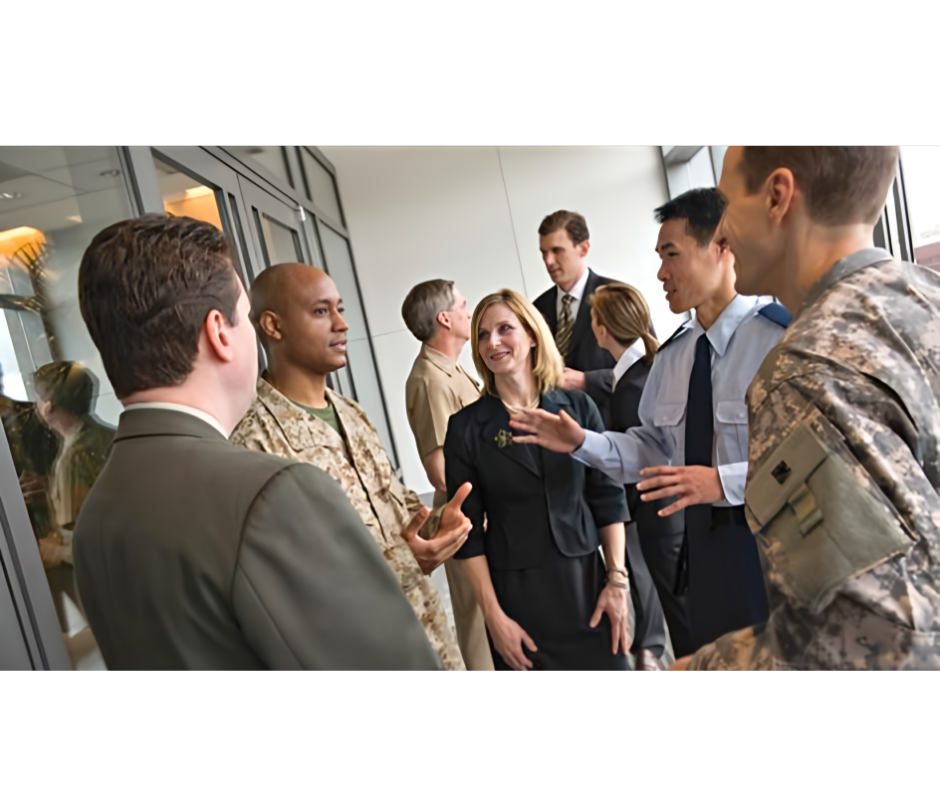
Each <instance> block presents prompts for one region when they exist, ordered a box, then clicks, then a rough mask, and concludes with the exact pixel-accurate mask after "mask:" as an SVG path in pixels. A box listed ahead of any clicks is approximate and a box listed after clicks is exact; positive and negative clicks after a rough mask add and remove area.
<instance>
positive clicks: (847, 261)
mask: <svg viewBox="0 0 940 788" xmlns="http://www.w3.org/2000/svg"><path fill="white" fill-rule="evenodd" d="M890 259H892V258H891V255H890V254H889V253H888V252H886V251H885V250H884V249H860V250H859V251H857V252H853V253H852V254H850V255H848V256H846V257H843V258H842V259H841V260H838V261H837V262H836V263H835V264H834V265H833V266H832V268H830V269H829V270H828V271H827V272H826V273H825V274H824V275H823V277H822V278H821V279H820V280H819V281H818V282H816V284H815V285H813V287H812V289H811V290H810V291H809V294H808V295H807V296H806V298H805V299H804V300H803V303H802V304H801V305H800V308H799V309H798V310H797V312H796V314H795V315H794V316H793V317H794V318H796V317H797V316H798V315H799V314H800V313H801V312H803V310H804V309H806V307H808V306H809V305H810V304H812V303H813V302H814V301H817V300H819V297H820V296H821V295H822V294H823V293H825V292H826V291H827V290H828V289H829V288H830V287H832V286H833V285H834V284H835V283H836V282H838V281H839V280H841V279H845V277H847V276H851V275H852V274H854V273H855V272H856V271H861V270H862V269H863V268H867V267H868V266H870V265H877V264H878V263H884V262H887V261H888V260H890Z"/></svg>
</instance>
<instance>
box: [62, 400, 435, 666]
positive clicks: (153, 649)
mask: <svg viewBox="0 0 940 788" xmlns="http://www.w3.org/2000/svg"><path fill="white" fill-rule="evenodd" d="M73 550H74V556H75V573H76V579H77V582H78V591H79V595H80V596H81V599H82V602H83V603H84V608H85V611H86V613H87V617H88V621H89V624H90V625H91V629H92V632H94V635H95V637H96V639H97V641H98V645H99V647H100V649H101V653H102V656H103V657H104V660H105V663H106V664H107V666H108V667H109V668H111V669H137V670H140V669H157V670H167V669H181V668H190V669H200V670H214V669H222V668H233V669H242V670H244V669H252V668H282V669H298V668H319V669H327V670H344V669H370V670H373V669H374V670H380V669H409V668H413V669H436V668H438V667H439V663H438V660H437V656H436V655H435V654H434V651H433V650H432V649H431V645H430V643H429V642H428V639H427V637H426V636H425V634H424V630H423V629H422V628H421V624H420V623H419V622H418V619H417V618H416V617H415V615H414V611H413V610H412V608H411V605H410V604H409V603H408V601H407V600H406V599H405V597H404V595H403V594H402V591H401V588H400V587H399V585H398V583H397V581H396V580H395V577H394V575H393V574H392V572H391V570H390V569H389V568H388V566H387V565H386V563H385V561H384V560H383V558H382V555H381V553H380V552H379V549H378V547H377V546H376V544H375V541H374V540H373V539H372V537H371V536H370V535H369V533H368V532H367V531H366V527H365V525H364V524H363V523H362V520H361V519H360V518H359V516H358V515H357V514H356V512H355V510H354V509H353V508H352V506H351V505H350V503H349V502H348V501H347V499H346V496H345V495H344V494H343V491H342V489H341V488H340V486H339V485H338V484H337V483H336V482H335V481H333V479H331V478H330V477H329V476H328V475H327V474H325V473H323V472H322V471H321V470H319V469H317V468H315V467H314V466H312V465H308V464H307V463H298V462H293V461H291V460H286V459H282V458H280V457H276V456H273V455H267V454H260V453H258V452H253V451H249V450H247V449H242V448H239V447H237V446H233V445H232V444H230V443H229V442H228V441H227V440H226V439H225V438H224V437H223V436H222V435H221V434H220V433H219V432H218V431H217V430H216V429H214V428H213V427H212V426H211V425H209V424H207V423H205V422H204V421H202V420H201V419H199V418H196V417H195V416H191V415H189V414H186V413H179V412H174V411H166V410H156V409H145V410H134V411H128V412H125V413H123V414H121V421H120V425H119V427H118V431H117V435H116V437H115V440H114V446H113V448H112V450H111V456H110V458H109V459H108V462H107V464H106V465H105V468H104V470H103V471H102V473H101V476H99V477H98V480H97V482H96V483H95V485H94V487H93V488H92V490H91V493H90V494H89V496H88V498H87V499H86V500H85V504H84V506H83V507H82V510H81V512H80V514H79V517H78V522H77V524H76V527H75V536H74V542H73Z"/></svg>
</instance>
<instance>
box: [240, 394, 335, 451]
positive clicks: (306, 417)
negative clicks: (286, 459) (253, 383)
mask: <svg viewBox="0 0 940 788" xmlns="http://www.w3.org/2000/svg"><path fill="white" fill-rule="evenodd" d="M257 395H258V402H259V403H260V404H261V406H262V407H264V408H266V409H267V411H268V413H270V414H271V418H273V419H274V420H275V421H276V422H277V425H278V427H279V428H280V430H281V432H282V433H283V434H284V438H285V439H286V440H287V442H288V443H289V444H290V446H291V448H292V449H293V450H294V451H297V452H302V451H305V450H306V449H309V448H310V447H311V446H315V445H320V444H323V443H327V444H330V445H332V446H333V447H334V448H336V449H339V450H342V449H343V447H344V445H345V444H344V442H343V439H342V437H341V436H340V435H339V434H337V432H336V430H334V429H333V428H332V427H330V426H329V425H328V424H327V423H326V422H325V421H323V419H320V418H318V417H316V416H314V415H313V414H311V413H308V412H307V411H305V410H304V409H303V408H299V407H297V405H295V404H294V403H293V402H291V401H290V400H289V399H288V398H287V397H285V396H284V395H283V394H282V393H281V392H280V391H278V390H277V389H276V388H274V386H272V385H271V384H270V383H268V381H266V380H265V379H264V378H258V389H257ZM326 398H327V401H328V402H329V403H330V404H332V405H333V407H334V408H336V417H337V418H338V419H339V421H340V424H342V423H343V416H344V412H345V408H344V407H343V406H344V405H345V403H342V402H341V400H342V397H337V396H336V395H335V394H334V392H332V391H330V389H327V390H326ZM347 418H348V415H347ZM289 422H293V427H294V428H293V429H290V428H289V426H291V425H289ZM298 426H299V427H300V429H297V427H298Z"/></svg>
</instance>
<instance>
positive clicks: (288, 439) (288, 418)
mask: <svg viewBox="0 0 940 788" xmlns="http://www.w3.org/2000/svg"><path fill="white" fill-rule="evenodd" d="M327 397H328V399H329V401H330V402H331V403H332V404H333V406H334V407H335V408H336V415H337V418H338V420H339V423H340V426H341V428H342V431H343V434H344V435H345V438H346V440H343V437H342V436H340V435H339V434H337V432H336V430H334V429H333V428H332V427H330V426H329V425H328V424H327V423H326V422H325V421H323V420H322V419H320V418H317V417H316V416H313V415H311V414H309V413H307V412H306V411H304V410H302V409H301V408H299V407H297V406H296V405H294V404H293V403H292V402H291V401H290V400H289V399H287V397H285V396H284V395H283V394H281V393H280V392H279V391H278V390H277V389H275V388H274V387H273V386H271V385H270V384H269V383H268V382H267V381H265V380H259V381H258V392H257V397H256V399H255V402H254V404H253V405H252V406H251V408H250V409H249V411H248V413H247V414H245V417H244V418H243V419H242V420H241V422H239V424H238V426H237V427H236V428H235V431H234V432H233V433H232V436H231V441H232V442H233V443H235V444H238V445H240V446H245V447H246V448H249V449H254V450H255V451H262V452H267V453H270V454H277V455H279V456H281V457H288V458H290V459H295V460H300V461H303V462H309V463H310V464H312V465H316V466H317V467H318V468H320V469H321V470H323V471H325V472H326V473H328V474H329V475H330V476H332V477H333V478H334V479H336V481H338V482H339V483H340V485H341V486H342V488H343V491H344V492H345V493H346V496H347V497H348V498H349V501H350V503H352V505H353V508H355V510H356V511H357V512H358V513H359V516H360V517H361V518H362V520H363V522H364V523H365V524H366V526H367V527H368V528H369V531H370V533H371V534H372V536H373V537H374V538H375V541H376V542H377V543H378V545H379V547H380V548H381V550H382V554H383V555H384V556H385V560H386V561H387V562H388V565H389V566H390V567H391V569H392V571H393V572H394V573H395V576H396V577H397V578H398V581H399V583H400V584H401V587H402V590H403V591H404V593H405V596H406V597H407V598H408V601H409V602H411V605H412V607H414V610H415V614H416V615H417V616H418V619H419V620H420V621H421V624H422V625H423V626H424V631H425V632H426V633H427V636H428V639H429V640H430V641H431V645H432V646H433V647H434V649H435V650H436V651H437V653H438V655H439V656H440V658H441V663H442V665H443V666H444V668H445V669H447V670H463V669H464V663H463V659H462V658H461V656H460V651H459V650H458V648H457V640H456V637H455V636H454V633H453V630H452V629H451V627H450V624H449V623H448V621H447V616H446V614H445V612H444V608H443V605H442V604H441V600H440V597H438V595H437V592H436V591H435V590H434V588H433V587H432V586H431V583H430V581H429V580H428V578H427V577H426V576H425V575H424V573H423V572H422V571H421V568H420V567H419V566H418V562H417V561H416V560H415V557H414V555H413V554H412V552H411V549H410V548H409V547H408V544H407V543H406V542H405V540H404V539H403V538H402V536H401V531H402V529H403V528H404V527H405V526H406V525H407V524H408V523H409V522H410V520H411V518H412V517H413V516H414V514H415V513H416V512H418V511H419V510H420V509H421V507H422V504H421V501H420V499H419V498H418V496H417V495H416V494H415V493H414V492H412V491H411V490H408V489H406V488H405V487H404V486H403V485H402V484H401V483H400V482H399V481H398V479H397V478H396V477H395V474H394V473H392V466H391V464H390V463H389V461H388V456H387V455H386V453H385V449H384V448H383V447H382V442H381V440H380V438H379V435H378V433H377V432H376V430H375V427H373V426H372V424H371V423H370V422H369V419H368V418H367V417H366V414H365V412H364V411H363V410H362V408H360V407H359V405H358V404H356V403H355V402H353V401H352V400H350V399H346V398H345V397H343V396H341V395H339V394H337V393H335V392H333V391H327ZM435 516H437V517H439V516H440V515H439V513H436V515H435ZM353 582H355V580H354V579H353Z"/></svg>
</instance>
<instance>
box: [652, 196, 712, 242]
mask: <svg viewBox="0 0 940 788" xmlns="http://www.w3.org/2000/svg"><path fill="white" fill-rule="evenodd" d="M724 212H725V198H724V197H722V196H721V194H720V193H719V191H718V190H717V189H689V191H687V192H683V193H682V194H680V195H679V196H678V197H674V198H673V199H671V200H670V201H669V202H667V203H665V204H664V205H660V206H659V207H658V208H657V209H656V210H655V211H654V212H653V216H654V217H655V218H656V221H657V222H659V223H660V224H664V223H665V222H668V221H669V220H670V219H685V220H686V225H685V234H686V235H688V236H691V237H692V238H694V239H695V242H696V243H697V244H698V245H699V246H708V244H710V243H711V240H712V238H714V237H715V230H717V229H718V223H719V222H720V221H721V215H722V214H723V213H724Z"/></svg>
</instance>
